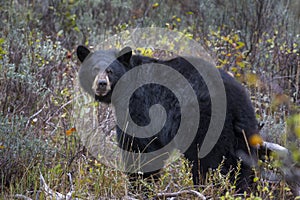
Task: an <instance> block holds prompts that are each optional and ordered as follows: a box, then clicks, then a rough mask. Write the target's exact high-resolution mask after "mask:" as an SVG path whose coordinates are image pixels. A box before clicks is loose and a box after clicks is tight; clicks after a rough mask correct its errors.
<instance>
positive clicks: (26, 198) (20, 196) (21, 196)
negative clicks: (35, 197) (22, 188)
mask: <svg viewBox="0 0 300 200" xmlns="http://www.w3.org/2000/svg"><path fill="white" fill-rule="evenodd" d="M14 198H16V199H24V200H32V199H31V198H29V197H26V196H25V195H23V194H15V195H14Z"/></svg>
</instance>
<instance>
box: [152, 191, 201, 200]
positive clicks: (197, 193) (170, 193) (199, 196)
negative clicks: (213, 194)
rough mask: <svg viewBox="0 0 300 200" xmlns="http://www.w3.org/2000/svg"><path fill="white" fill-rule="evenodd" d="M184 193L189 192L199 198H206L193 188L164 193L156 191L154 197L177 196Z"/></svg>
mask: <svg viewBox="0 0 300 200" xmlns="http://www.w3.org/2000/svg"><path fill="white" fill-rule="evenodd" d="M184 194H191V195H194V196H196V197H198V198H200V199H203V200H206V197H205V196H204V195H203V194H201V193H200V192H197V191H195V190H182V191H178V192H166V193H158V194H157V195H156V197H158V198H170V197H178V196H182V195H184Z"/></svg>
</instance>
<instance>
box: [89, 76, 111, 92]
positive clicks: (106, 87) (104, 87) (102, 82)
mask: <svg viewBox="0 0 300 200" xmlns="http://www.w3.org/2000/svg"><path fill="white" fill-rule="evenodd" d="M93 90H94V93H95V95H98V96H105V95H106V94H107V93H108V92H109V91H110V81H109V79H108V77H107V76H104V77H100V76H97V77H96V79H95V81H94V84H93Z"/></svg>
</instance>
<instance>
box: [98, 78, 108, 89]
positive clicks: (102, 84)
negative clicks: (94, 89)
mask: <svg viewBox="0 0 300 200" xmlns="http://www.w3.org/2000/svg"><path fill="white" fill-rule="evenodd" d="M98 86H99V87H100V88H103V87H106V86H107V81H106V80H99V81H98Z"/></svg>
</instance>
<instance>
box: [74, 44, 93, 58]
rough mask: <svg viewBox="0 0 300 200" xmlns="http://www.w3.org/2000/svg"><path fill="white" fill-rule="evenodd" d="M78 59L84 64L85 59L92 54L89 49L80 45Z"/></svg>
mask: <svg viewBox="0 0 300 200" xmlns="http://www.w3.org/2000/svg"><path fill="white" fill-rule="evenodd" d="M76 52H77V57H78V59H79V60H80V62H83V61H84V59H85V58H86V57H87V56H88V55H89V54H90V53H91V52H90V50H89V49H88V48H86V47H85V46H82V45H79V46H78V47H77V51H76Z"/></svg>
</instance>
